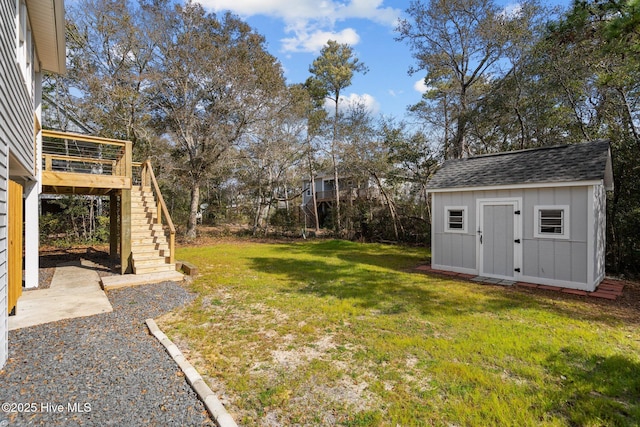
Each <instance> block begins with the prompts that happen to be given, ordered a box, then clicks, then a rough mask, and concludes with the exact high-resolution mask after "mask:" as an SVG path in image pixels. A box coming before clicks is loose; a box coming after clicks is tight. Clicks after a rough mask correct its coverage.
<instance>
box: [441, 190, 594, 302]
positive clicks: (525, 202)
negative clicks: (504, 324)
mask: <svg viewBox="0 0 640 427" xmlns="http://www.w3.org/2000/svg"><path fill="white" fill-rule="evenodd" d="M589 188H591V187H589V186H574V187H557V188H540V189H536V188H532V189H509V190H489V191H452V192H442V193H440V192H438V193H432V198H433V199H432V203H433V209H432V215H433V223H432V266H433V267H434V268H440V269H445V270H451V271H457V272H461V273H468V274H479V268H478V264H477V263H478V259H477V258H478V256H477V253H476V239H477V229H478V225H477V222H476V221H477V219H476V201H477V200H478V199H496V198H520V197H521V198H522V206H521V215H522V217H521V218H522V230H521V231H522V243H521V244H522V264H523V265H522V271H521V273H519V274H516V280H522V281H528V282H532V283H540V284H549V285H551V284H553V285H557V286H563V287H570V288H575V289H584V290H593V287H595V285H594V284H593V282H592V280H589V276H590V275H589V265H591V261H592V260H593V262H594V264H593V265H595V266H597V267H596V268H597V269H598V272H597V273H596V275H598V274H603V273H604V259H603V257H602V255H601V254H593V253H589V251H588V247H589V245H588V238H589V236H588V230H589V226H588V220H589V218H590V215H593V209H594V201H593V200H591V199H590V198H589ZM602 192H604V190H602ZM602 197H603V196H601V195H599V196H598V198H597V200H598V202H595V203H596V205H597V207H598V208H599V210H600V211H601V212H602V213H601V214H596V217H597V218H598V221H600V222H601V225H602V224H604V211H603V209H604V201H603V200H602ZM536 205H568V206H569V207H570V208H569V214H570V217H569V227H570V234H569V238H568V239H552V238H535V237H534V226H535V224H536V218H535V215H534V206H536ZM600 205H602V206H600ZM445 206H465V207H466V209H467V221H468V223H467V227H466V232H465V233H452V232H445V229H444V227H445ZM590 211H591V214H590V213H589V212H590ZM600 228H602V227H601V226H599V227H598V230H600ZM598 233H600V235H599V237H598V236H594V237H597V238H598V240H596V247H598V248H599V250H601V251H603V250H604V246H603V245H604V230H603V231H598Z"/></svg>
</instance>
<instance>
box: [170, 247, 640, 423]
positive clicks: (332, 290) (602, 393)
mask: <svg viewBox="0 0 640 427" xmlns="http://www.w3.org/2000/svg"><path fill="white" fill-rule="evenodd" d="M427 256H428V252H427V250H426V249H424V248H405V247H394V246H384V245H373V244H367V245H363V244H358V243H351V242H344V241H313V242H300V243H273V244H269V243H255V242H251V241H222V242H221V243H219V244H216V245H214V246H208V247H191V248H182V249H180V250H179V251H178V259H183V260H187V261H189V262H192V263H194V264H196V265H197V266H198V267H199V269H200V273H201V274H200V276H199V277H198V278H197V279H196V280H195V281H194V282H193V285H192V287H193V290H194V291H195V292H197V293H198V298H197V299H196V300H195V302H194V303H193V304H192V305H190V306H189V307H186V308H185V309H183V310H182V311H180V312H177V313H173V314H172V315H170V316H166V317H165V318H163V319H160V320H159V324H160V326H161V327H162V328H163V329H164V331H165V332H166V333H167V334H168V335H169V336H170V337H171V338H172V339H173V340H174V342H176V343H178V344H179V346H180V347H182V348H187V349H188V350H187V351H185V354H187V356H188V357H189V358H190V360H191V361H192V363H194V365H195V366H196V368H197V369H198V370H199V371H200V373H201V374H202V375H203V376H204V377H206V379H207V380H208V381H209V384H210V386H211V387H212V389H214V391H217V393H218V394H219V395H222V396H223V400H224V401H225V405H226V406H227V409H228V410H229V412H230V413H231V414H232V415H233V416H234V418H235V419H236V420H237V422H238V423H239V424H242V425H277V424H284V425H291V424H302V425H318V424H324V425H326V424H339V425H351V426H356V425H392V426H395V425H403V426H404V425H473V426H485V425H511V426H516V425H517V426H528V425H531V426H539V425H580V426H601V425H638V423H639V422H640V421H639V420H640V331H639V329H638V321H637V319H638V313H637V312H635V309H630V308H627V309H624V308H622V309H621V308H620V307H616V306H613V305H611V303H609V302H600V301H595V300H594V299H588V298H584V297H571V296H565V295H558V294H554V295H550V294H549V293H544V292H539V291H538V292H535V293H534V292H532V291H525V290H520V289H512V288H505V287H498V286H483V285H478V284H475V283H468V282H460V281H455V280H450V279H444V278H439V277H434V276H428V275H424V274H419V273H415V272H412V271H411V270H412V268H413V267H415V266H416V265H418V264H420V263H423V262H425V260H426V258H427ZM625 310H626V311H625ZM621 313H622V314H621Z"/></svg>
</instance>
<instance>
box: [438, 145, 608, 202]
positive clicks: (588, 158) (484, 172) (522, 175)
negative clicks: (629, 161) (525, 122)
mask: <svg viewBox="0 0 640 427" xmlns="http://www.w3.org/2000/svg"><path fill="white" fill-rule="evenodd" d="M596 180H604V184H605V187H606V188H607V189H613V173H612V169H611V154H610V152H609V142H608V141H592V142H584V143H581V144H572V145H561V146H555V147H543V148H533V149H529V150H520V151H507V152H503V153H496V154H488V155H484V156H476V157H468V158H466V159H457V160H447V161H445V162H444V163H443V164H442V166H441V167H440V169H439V170H438V171H437V172H436V174H435V175H434V176H433V177H432V178H431V180H430V181H429V183H428V185H427V188H428V189H429V190H445V189H456V188H460V189H462V188H468V187H474V188H475V187H494V186H505V185H509V186H513V185H515V186H518V185H531V184H543V183H544V184H552V183H569V182H581V181H596Z"/></svg>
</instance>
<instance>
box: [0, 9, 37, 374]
mask: <svg viewBox="0 0 640 427" xmlns="http://www.w3.org/2000/svg"><path fill="white" fill-rule="evenodd" d="M0 58H1V60H0V367H1V366H3V365H4V363H5V361H6V359H7V355H8V313H7V299H8V298H7V292H8V290H7V266H8V264H7V224H8V222H9V221H8V218H7V212H8V206H7V184H8V179H9V175H10V171H9V153H11V155H12V157H13V159H15V160H16V161H17V162H18V163H19V164H20V166H21V168H22V169H23V170H22V171H20V172H21V173H22V174H23V175H24V174H25V172H26V173H27V174H29V173H30V174H31V175H32V174H33V171H34V169H35V168H34V166H35V163H34V162H35V159H34V150H33V143H34V141H33V138H34V135H33V107H34V102H33V97H32V96H31V95H29V91H28V90H27V87H26V85H25V82H24V79H23V76H22V72H21V71H20V68H19V65H18V63H17V61H16V2H15V1H3V2H0Z"/></svg>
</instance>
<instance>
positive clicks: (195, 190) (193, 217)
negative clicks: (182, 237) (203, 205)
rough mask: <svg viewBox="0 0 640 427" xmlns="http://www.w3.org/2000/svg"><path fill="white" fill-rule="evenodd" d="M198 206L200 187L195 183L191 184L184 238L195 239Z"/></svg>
mask: <svg viewBox="0 0 640 427" xmlns="http://www.w3.org/2000/svg"><path fill="white" fill-rule="evenodd" d="M198 205H200V185H199V183H198V182H197V181H193V182H192V183H191V208H190V210H189V220H188V221H187V233H186V236H187V238H189V239H195V237H196V235H197V233H196V223H197V221H198Z"/></svg>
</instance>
